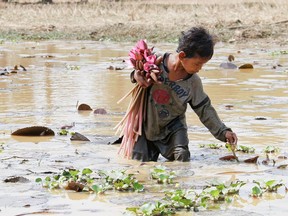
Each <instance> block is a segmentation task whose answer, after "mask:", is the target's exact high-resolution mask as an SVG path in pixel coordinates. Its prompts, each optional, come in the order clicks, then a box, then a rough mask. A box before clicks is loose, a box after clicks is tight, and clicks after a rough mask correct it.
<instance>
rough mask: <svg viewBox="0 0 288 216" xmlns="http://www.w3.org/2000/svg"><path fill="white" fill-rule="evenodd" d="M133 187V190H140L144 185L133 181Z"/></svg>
mask: <svg viewBox="0 0 288 216" xmlns="http://www.w3.org/2000/svg"><path fill="white" fill-rule="evenodd" d="M133 188H134V190H135V191H139V192H142V191H143V190H144V185H142V184H140V183H138V182H134V183H133Z"/></svg>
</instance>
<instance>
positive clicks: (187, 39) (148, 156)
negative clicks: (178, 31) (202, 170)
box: [131, 27, 238, 161]
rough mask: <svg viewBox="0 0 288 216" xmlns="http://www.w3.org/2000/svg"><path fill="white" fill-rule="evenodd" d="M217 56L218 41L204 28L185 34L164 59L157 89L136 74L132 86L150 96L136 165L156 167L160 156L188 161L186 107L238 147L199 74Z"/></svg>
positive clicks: (134, 155)
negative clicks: (216, 43) (147, 164)
mask: <svg viewBox="0 0 288 216" xmlns="http://www.w3.org/2000/svg"><path fill="white" fill-rule="evenodd" d="M213 52H214V40H213V37H212V36H211V35H210V34H209V33H208V32H207V31H206V30H205V29H204V28H202V27H193V28H191V29H190V30H188V31H186V32H183V33H182V35H181V37H180V38H179V44H178V48H177V52H176V53H165V54H164V55H163V60H162V62H161V64H160V66H159V67H160V69H161V71H162V73H161V75H160V76H159V78H158V82H157V83H153V82H152V80H151V79H146V77H145V76H142V75H141V72H140V71H139V70H136V71H135V72H132V74H131V80H132V82H138V84H139V85H140V86H142V87H144V88H147V90H148V91H147V95H146V101H145V102H146V109H145V110H146V118H145V119H144V120H143V132H142V135H141V136H139V138H138V140H137V142H136V143H135V145H134V148H133V153H132V159H135V160H141V161H157V159H158V157H159V154H161V155H162V156H163V157H165V158H166V159H168V160H171V161H173V160H177V161H189V160H190V152H189V148H188V144H189V140H188V134H187V125H186V118H185V112H186V108H187V104H189V105H190V106H191V108H192V109H193V110H194V112H195V113H196V114H197V115H198V117H199V119H200V120H201V122H202V123H203V124H204V125H205V126H206V127H207V128H208V129H209V131H210V132H211V134H212V135H213V136H214V137H215V138H217V139H218V140H221V141H223V142H226V141H227V142H228V143H230V144H233V145H236V144H237V140H238V138H237V136H236V134H235V133H233V132H232V130H231V129H230V128H228V127H226V125H225V124H224V123H223V122H222V121H221V120H220V119H219V117H218V115H217V113H216V111H215V109H214V108H213V106H212V105H211V101H210V99H209V97H208V96H207V95H206V94H205V92H204V91H203V86H202V82H201V79H200V77H199V76H198V74H197V73H198V72H199V70H201V68H202V66H203V65H204V64H205V63H206V62H208V61H209V60H210V59H211V58H212V56H213Z"/></svg>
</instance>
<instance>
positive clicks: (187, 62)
mask: <svg viewBox="0 0 288 216" xmlns="http://www.w3.org/2000/svg"><path fill="white" fill-rule="evenodd" d="M209 60H210V58H202V57H199V56H195V57H192V58H185V57H184V58H182V59H181V64H182V66H183V68H184V70H185V71H186V72H187V73H188V74H194V73H198V72H199V71H200V70H201V68H202V66H203V65H204V64H205V63H206V62H208V61H209Z"/></svg>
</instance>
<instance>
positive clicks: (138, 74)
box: [134, 70, 153, 88]
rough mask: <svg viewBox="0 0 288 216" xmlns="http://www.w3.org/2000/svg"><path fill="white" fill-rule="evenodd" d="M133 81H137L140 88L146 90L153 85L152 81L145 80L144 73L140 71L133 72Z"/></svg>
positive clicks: (149, 79)
mask: <svg viewBox="0 0 288 216" xmlns="http://www.w3.org/2000/svg"><path fill="white" fill-rule="evenodd" d="M134 79H135V80H136V81H137V83H138V84H139V85H140V86H141V87H142V88H147V87H149V86H150V85H151V84H152V83H153V81H152V79H151V78H147V77H146V76H145V72H144V71H140V70H135V72H134Z"/></svg>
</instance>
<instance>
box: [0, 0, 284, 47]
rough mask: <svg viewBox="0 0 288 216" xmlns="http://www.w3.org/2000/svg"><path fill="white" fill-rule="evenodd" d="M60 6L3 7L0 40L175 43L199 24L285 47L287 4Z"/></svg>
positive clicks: (156, 0)
mask: <svg viewBox="0 0 288 216" xmlns="http://www.w3.org/2000/svg"><path fill="white" fill-rule="evenodd" d="M19 1H20V0H19ZM31 1H32V0H31ZM31 1H28V2H30V3H31ZM61 1H63V0H54V2H55V4H51V5H43V4H23V3H21V4H13V3H8V4H5V3H2V4H1V5H0V31H1V32H2V35H0V37H1V38H5V37H6V38H9V37H11V36H13V35H14V36H15V35H17V36H19V37H21V38H24V39H33V38H40V39H41V38H42V39H94V40H115V41H134V40H138V39H139V38H147V39H148V40H150V41H154V42H164V41H170V42H173V41H175V40H176V39H177V37H178V35H179V32H180V31H182V30H186V29H188V28H189V27H191V26H195V25H202V26H205V27H207V28H208V29H210V30H211V31H212V32H214V33H215V34H216V35H218V37H219V39H220V40H222V41H243V40H247V39H249V40H250V39H266V38H268V39H269V38H270V39H273V40H274V41H279V42H280V43H284V44H285V43H287V38H288V33H287V32H288V31H287V27H288V17H287V11H288V2H287V1H286V0H266V1H264V0H263V1H261V0H254V1H252V0H238V1H230V0H229V1H228V0H219V1H216V0H202V1H199V0H195V1H189V0H178V1H173V0H165V1H164V0H149V1H144V0H143V1H140V0H139V1H127V0H126V1H123V0H122V1H121V0H118V1H113V0H110V1H109V0H106V1H104V0H102V1H101V0H93V1H88V3H85V4H84V3H81V4H80V3H78V4H77V3H76V4H73V3H70V4H67V3H60V2H61ZM70 2H71V1H70ZM175 2H176V3H175Z"/></svg>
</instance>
